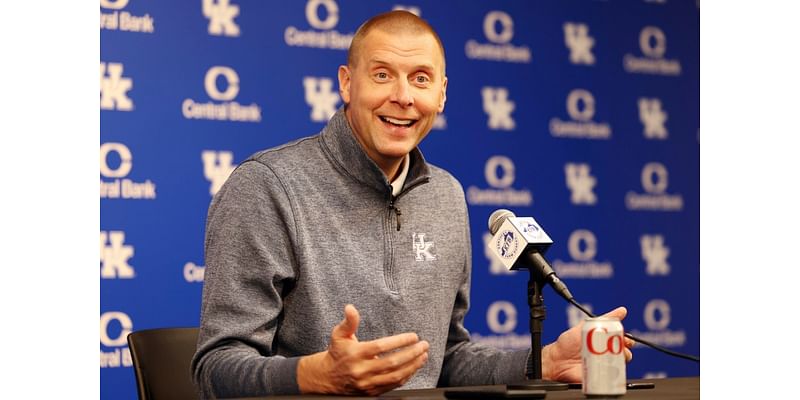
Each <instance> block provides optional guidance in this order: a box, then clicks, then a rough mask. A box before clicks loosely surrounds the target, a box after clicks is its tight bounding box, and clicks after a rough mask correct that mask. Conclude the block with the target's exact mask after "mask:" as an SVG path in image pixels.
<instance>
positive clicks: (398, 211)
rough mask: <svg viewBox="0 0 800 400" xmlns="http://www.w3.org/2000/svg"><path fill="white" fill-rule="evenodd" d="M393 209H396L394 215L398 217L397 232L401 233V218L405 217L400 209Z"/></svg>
mask: <svg viewBox="0 0 800 400" xmlns="http://www.w3.org/2000/svg"><path fill="white" fill-rule="evenodd" d="M392 208H394V213H395V215H396V216H397V231H398V232H400V216H401V215H403V213H401V212H400V209H399V208H397V207H392Z"/></svg>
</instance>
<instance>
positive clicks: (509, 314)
mask: <svg viewBox="0 0 800 400" xmlns="http://www.w3.org/2000/svg"><path fill="white" fill-rule="evenodd" d="M486 325H487V326H488V327H489V330H490V331H491V332H492V334H491V335H487V336H483V335H481V334H479V333H475V332H473V333H472V340H474V341H475V342H477V343H481V344H483V345H487V346H492V347H496V348H501V349H506V350H521V349H527V348H530V346H531V336H530V335H519V334H516V333H514V330H515V329H517V325H518V317H517V308H516V307H515V306H514V304H513V303H511V302H508V301H504V300H499V301H495V302H493V303H492V304H490V305H489V308H488V309H487V310H486Z"/></svg>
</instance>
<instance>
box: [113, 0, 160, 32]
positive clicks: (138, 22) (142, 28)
mask: <svg viewBox="0 0 800 400" xmlns="http://www.w3.org/2000/svg"><path fill="white" fill-rule="evenodd" d="M127 5H128V0H116V1H114V0H100V9H101V11H100V29H105V30H109V31H117V30H118V31H123V32H140V33H153V32H155V30H156V28H155V20H154V19H153V17H151V16H150V14H144V15H133V14H131V13H129V12H127V11H124V10H123V9H124V8H125V6H127ZM103 9H105V10H111V12H103V11H102V10H103Z"/></svg>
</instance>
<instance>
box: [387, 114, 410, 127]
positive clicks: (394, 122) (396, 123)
mask: <svg viewBox="0 0 800 400" xmlns="http://www.w3.org/2000/svg"><path fill="white" fill-rule="evenodd" d="M379 118H380V119H381V121H383V122H386V123H389V124H392V125H394V126H399V127H402V128H408V127H410V126H412V125H414V124H415V123H417V120H416V119H398V118H392V117H384V116H380V117H379Z"/></svg>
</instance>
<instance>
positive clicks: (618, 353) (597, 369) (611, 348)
mask: <svg viewBox="0 0 800 400" xmlns="http://www.w3.org/2000/svg"><path fill="white" fill-rule="evenodd" d="M624 334H625V333H624V331H623V329H622V323H621V322H620V321H619V319H617V318H609V317H600V318H588V319H586V321H584V323H583V329H582V330H581V338H582V340H581V343H582V345H581V358H582V360H583V385H582V388H583V389H582V390H583V394H584V395H585V396H586V397H619V396H622V395H624V394H625V383H626V379H625V351H624V350H625V341H624V339H623V337H624Z"/></svg>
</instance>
